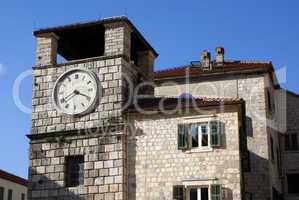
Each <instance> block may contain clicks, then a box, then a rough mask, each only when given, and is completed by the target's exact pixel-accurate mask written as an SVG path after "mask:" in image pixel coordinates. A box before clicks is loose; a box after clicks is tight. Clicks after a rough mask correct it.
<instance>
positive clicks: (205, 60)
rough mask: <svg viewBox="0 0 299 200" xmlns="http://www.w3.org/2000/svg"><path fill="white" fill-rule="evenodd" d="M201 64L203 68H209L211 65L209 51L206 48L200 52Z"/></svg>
mask: <svg viewBox="0 0 299 200" xmlns="http://www.w3.org/2000/svg"><path fill="white" fill-rule="evenodd" d="M201 65H202V67H204V68H210V66H211V53H210V52H208V51H207V50H204V51H203V52H201Z"/></svg>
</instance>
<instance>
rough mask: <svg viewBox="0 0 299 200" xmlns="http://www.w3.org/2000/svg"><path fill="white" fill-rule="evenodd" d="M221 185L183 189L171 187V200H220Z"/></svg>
mask: <svg viewBox="0 0 299 200" xmlns="http://www.w3.org/2000/svg"><path fill="white" fill-rule="evenodd" d="M221 199H222V188H221V185H217V184H213V185H210V186H209V185H207V186H199V187H190V188H189V187H188V188H185V187H184V186H183V185H175V186H173V200H221Z"/></svg>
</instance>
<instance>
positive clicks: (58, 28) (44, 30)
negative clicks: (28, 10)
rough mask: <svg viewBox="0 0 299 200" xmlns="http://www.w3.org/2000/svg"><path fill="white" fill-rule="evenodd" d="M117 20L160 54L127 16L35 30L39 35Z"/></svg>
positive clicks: (36, 34) (89, 26) (84, 27)
mask: <svg viewBox="0 0 299 200" xmlns="http://www.w3.org/2000/svg"><path fill="white" fill-rule="evenodd" d="M117 22H124V23H126V24H127V25H128V26H129V27H131V28H132V30H133V32H134V33H135V34H136V35H137V37H138V38H139V39H140V40H141V41H142V42H143V43H144V45H146V46H147V47H148V48H149V49H150V50H151V51H152V52H153V53H154V54H155V56H158V55H159V54H158V53H157V52H156V50H155V49H154V48H153V47H152V46H151V45H150V44H149V42H147V40H146V39H145V38H144V37H143V35H142V34H141V33H140V32H139V30H138V29H137V28H136V27H135V26H134V24H133V23H132V22H131V21H130V20H129V19H128V18H127V17H125V16H117V17H110V18H103V19H99V20H94V21H88V22H79V23H73V24H66V25H62V26H55V27H49V28H41V29H37V30H35V31H33V35H34V36H38V35H41V34H46V33H59V32H63V31H70V30H78V29H85V30H86V29H87V28H91V29H93V28H94V27H96V26H98V25H105V24H111V23H117Z"/></svg>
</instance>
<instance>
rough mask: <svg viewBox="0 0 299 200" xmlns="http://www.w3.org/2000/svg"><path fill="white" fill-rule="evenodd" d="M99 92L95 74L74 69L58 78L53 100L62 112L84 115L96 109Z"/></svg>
mask: <svg viewBox="0 0 299 200" xmlns="http://www.w3.org/2000/svg"><path fill="white" fill-rule="evenodd" d="M98 92H99V89H98V81H97V77H96V75H95V74H94V73H92V72H90V71H87V70H82V69H74V70H70V71H67V72H65V73H64V74H63V75H61V76H60V77H59V78H58V80H57V81H56V84H55V87H54V91H53V98H54V99H53V100H54V104H55V106H56V108H57V109H58V110H60V111H61V112H63V113H65V114H69V115H79V114H80V115H82V114H86V113H88V112H89V111H91V110H92V109H94V107H95V104H96V103H97V100H98V96H99V95H98Z"/></svg>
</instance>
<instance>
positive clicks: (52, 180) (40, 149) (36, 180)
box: [28, 132, 126, 200]
mask: <svg viewBox="0 0 299 200" xmlns="http://www.w3.org/2000/svg"><path fill="white" fill-rule="evenodd" d="M66 139H67V140H68V141H69V142H70V143H69V144H68V143H64V144H58V143H50V142H47V141H46V140H35V141H33V142H31V145H30V170H29V178H30V180H31V182H30V186H29V194H28V198H29V199H32V200H35V199H43V200H48V199H49V200H50V199H57V200H58V199H59V200H60V199H61V200H68V199H79V198H80V199H88V200H101V199H105V200H106V199H109V200H110V199H113V200H120V199H123V198H124V195H125V193H124V191H125V190H126V188H125V187H124V186H125V183H126V176H125V171H126V166H125V162H124V159H125V157H126V153H125V151H126V145H125V141H126V137H125V136H124V135H123V134H122V133H121V132H116V133H114V134H113V135H107V136H102V135H97V136H92V137H86V136H73V137H68V138H66ZM78 155H83V156H84V185H82V186H78V187H70V188H67V187H65V172H66V169H65V162H66V157H68V156H78Z"/></svg>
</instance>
